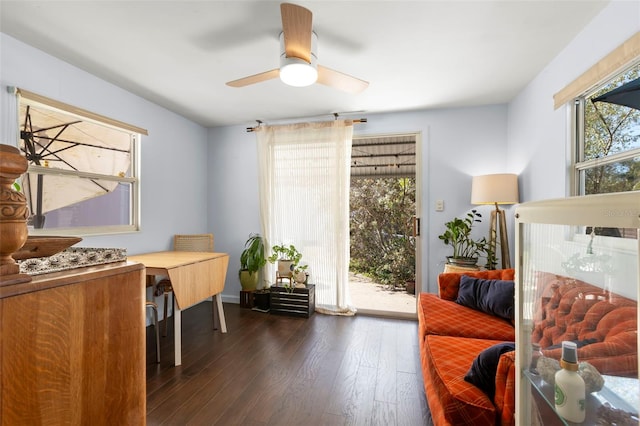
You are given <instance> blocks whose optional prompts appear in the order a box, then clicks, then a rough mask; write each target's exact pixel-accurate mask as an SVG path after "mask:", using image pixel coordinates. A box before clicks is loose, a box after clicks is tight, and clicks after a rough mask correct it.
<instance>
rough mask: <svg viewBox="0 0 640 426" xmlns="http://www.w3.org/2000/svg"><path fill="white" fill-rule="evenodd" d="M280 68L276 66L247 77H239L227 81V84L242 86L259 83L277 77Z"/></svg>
mask: <svg viewBox="0 0 640 426" xmlns="http://www.w3.org/2000/svg"><path fill="white" fill-rule="evenodd" d="M279 75H280V70H279V69H278V68H276V69H274V70H270V71H265V72H261V73H260V74H254V75H250V76H248V77H243V78H239V79H237V80H233V81H228V82H227V86H231V87H244V86H248V85H250V84H256V83H261V82H263V81H267V80H271V79H274V78H278V76H279Z"/></svg>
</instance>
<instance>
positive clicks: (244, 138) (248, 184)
mask: <svg viewBox="0 0 640 426" xmlns="http://www.w3.org/2000/svg"><path fill="white" fill-rule="evenodd" d="M364 115H365V116H366V118H367V119H368V122H367V123H364V124H356V125H355V127H354V136H361V135H382V134H390V133H418V134H420V135H421V148H422V149H421V153H422V155H421V157H420V158H419V163H420V167H421V168H422V178H421V189H420V197H421V206H420V208H421V211H422V214H421V216H422V224H423V225H422V230H423V232H422V235H423V237H422V241H421V247H422V258H423V269H422V275H421V277H422V283H423V289H424V290H426V291H431V292H434V291H436V287H435V285H436V284H435V277H436V275H437V273H438V272H442V269H443V267H444V265H443V261H444V259H445V256H446V255H448V254H449V250H448V249H447V247H446V246H445V245H444V244H442V242H441V241H440V240H438V238H437V235H438V234H440V233H441V232H442V231H443V230H444V222H446V221H448V220H450V219H451V218H452V217H454V216H459V215H461V214H463V213H465V212H466V211H468V210H469V209H471V208H473V207H474V206H472V205H471V203H470V198H471V176H473V175H477V174H486V173H499V172H509V171H511V170H509V169H508V167H507V163H506V160H507V153H506V145H507V139H506V138H507V135H506V129H507V121H506V120H507V107H506V105H494V106H485V107H477V108H459V109H444V110H434V111H428V110H424V111H414V112H403V113H393V114H364ZM357 118H360V117H357ZM328 119H330V117H328ZM251 124H252V123H248V125H251ZM246 127H247V126H233V127H220V128H215V129H211V130H210V131H209V141H210V144H211V145H210V149H209V163H210V165H211V171H210V174H209V188H210V191H211V192H210V194H211V198H210V199H209V211H210V212H211V214H210V215H209V217H210V221H209V228H210V229H211V230H212V232H214V234H215V235H216V246H217V247H223V248H224V250H225V251H226V252H228V253H229V254H230V256H231V259H230V263H229V273H228V274H227V282H226V286H225V292H224V294H225V296H227V300H237V298H238V294H239V291H240V283H239V281H238V278H237V271H238V269H239V265H240V262H239V257H240V253H241V251H242V248H243V244H244V242H245V241H246V239H247V237H248V236H249V234H250V233H251V232H259V231H260V212H259V204H258V193H257V182H258V175H257V151H256V138H255V135H254V134H253V133H247V132H246V131H245V128H246ZM436 199H442V200H444V202H445V210H444V212H435V211H434V204H435V200H436ZM479 210H481V211H486V212H488V211H489V208H486V207H480V208H479ZM485 217H486V218H488V214H486V215H485ZM487 223H488V220H487V221H485V225H484V227H481V230H482V231H486V230H487V229H488V225H487Z"/></svg>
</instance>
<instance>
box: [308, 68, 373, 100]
mask: <svg viewBox="0 0 640 426" xmlns="http://www.w3.org/2000/svg"><path fill="white" fill-rule="evenodd" d="M318 83H320V84H324V85H325V86H330V87H334V88H336V89H339V90H342V91H344V92H349V93H360V92H362V91H363V90H364V89H366V88H367V87H368V86H369V82H368V81H364V80H360V79H359V78H356V77H353V76H350V75H349V74H345V73H342V72H340V71H336V70H332V69H331V68H327V67H323V66H322V65H318Z"/></svg>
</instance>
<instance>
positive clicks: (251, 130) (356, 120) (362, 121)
mask: <svg viewBox="0 0 640 426" xmlns="http://www.w3.org/2000/svg"><path fill="white" fill-rule="evenodd" d="M333 116H334V117H335V119H336V120H337V119H338V114H333ZM256 122H257V123H258V125H257V126H254V127H247V133H251V132H255V131H256V129H257V128H258V127H260V126H261V125H262V124H263V122H262V120H256ZM351 122H352V123H366V122H367V119H366V118H358V119H355V120H351Z"/></svg>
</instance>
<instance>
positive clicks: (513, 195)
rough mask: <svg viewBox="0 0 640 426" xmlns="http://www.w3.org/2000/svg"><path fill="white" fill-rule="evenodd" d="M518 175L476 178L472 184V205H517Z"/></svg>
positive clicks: (503, 174) (508, 174) (501, 174)
mask: <svg viewBox="0 0 640 426" xmlns="http://www.w3.org/2000/svg"><path fill="white" fill-rule="evenodd" d="M519 201H520V199H519V196H518V175H515V174H510V173H499V174H493V175H483V176H474V177H473V181H472V182H471V204H496V203H498V204H516V203H518V202H519Z"/></svg>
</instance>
